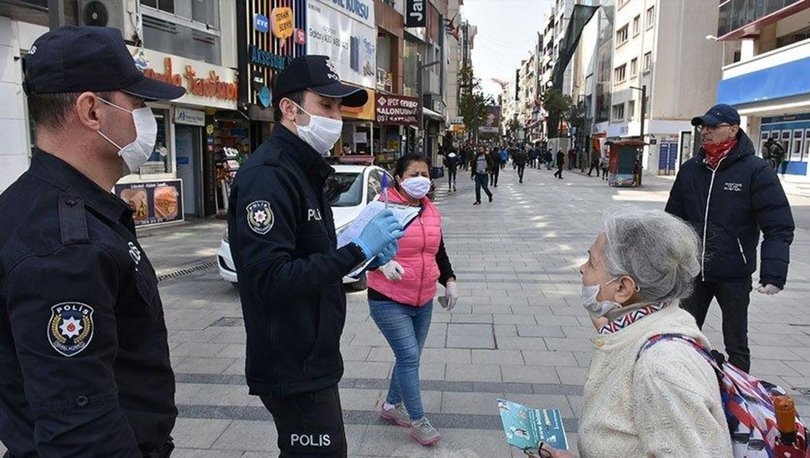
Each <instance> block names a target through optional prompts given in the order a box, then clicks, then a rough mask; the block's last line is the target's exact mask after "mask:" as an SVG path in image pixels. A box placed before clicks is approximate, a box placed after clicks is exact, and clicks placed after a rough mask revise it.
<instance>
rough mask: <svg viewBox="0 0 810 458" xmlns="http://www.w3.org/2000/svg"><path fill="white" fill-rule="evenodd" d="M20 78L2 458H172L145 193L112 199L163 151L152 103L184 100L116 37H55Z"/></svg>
mask: <svg viewBox="0 0 810 458" xmlns="http://www.w3.org/2000/svg"><path fill="white" fill-rule="evenodd" d="M22 68H23V74H24V82H23V88H24V90H25V92H26V96H27V102H28V112H29V113H30V116H31V120H32V121H33V123H34V125H35V127H36V146H35V147H34V149H33V153H32V156H31V166H30V167H29V169H28V170H27V171H26V172H25V173H23V175H22V176H21V177H20V178H19V179H17V181H16V182H14V183H13V184H12V185H11V186H9V187H8V189H6V190H5V191H4V192H3V193H2V195H0V220H2V221H3V230H2V231H0V373H2V377H0V386H1V387H2V388H0V441H2V442H3V444H4V445H5V446H6V447H7V448H8V451H7V453H6V455H5V456H8V457H36V456H41V457H46V456H116V457H141V456H150V457H168V456H169V455H170V454H171V452H172V449H173V448H174V445H173V443H172V438H171V436H170V433H171V432H172V429H173V428H174V424H175V419H176V418H177V408H176V407H175V403H174V392H175V380H174V373H173V371H172V368H171V363H170V361H169V345H168V342H167V332H166V323H165V319H164V314H163V304H162V303H161V301H160V295H159V292H158V287H157V277H156V276H155V270H154V268H153V267H152V264H151V263H150V261H149V258H148V257H147V256H146V253H144V251H143V249H142V248H141V246H140V244H139V243H138V238H137V236H136V232H135V223H134V220H133V209H131V208H130V206H131V205H134V206H135V209H134V210H135V212H139V211H140V210H139V209H140V208H141V205H144V206H145V205H146V201H145V200H146V195H145V194H144V195H143V196H140V195H139V194H137V193H129V192H127V193H122V196H121V197H118V196H116V195H114V194H111V193H110V190H111V189H113V187H114V186H115V183H116V182H117V181H118V180H119V179H120V178H121V177H122V176H124V175H128V174H130V173H137V172H138V170H139V169H140V167H141V165H143V164H144V162H146V160H147V159H149V156H150V155H151V154H152V151H153V149H154V146H155V136H156V133H157V123H156V121H155V115H154V114H153V113H152V110H151V109H150V108H149V107H147V106H146V104H145V102H146V101H155V100H172V99H176V98H178V97H180V96H182V95H183V94H184V93H185V90H184V89H182V88H180V87H177V86H174V85H170V84H166V83H162V82H159V81H156V80H153V79H149V78H146V77H145V76H143V74H142V73H141V72H140V71H138V69H137V68H136V67H135V63H134V61H133V60H132V55H131V54H130V52H129V50H127V47H126V44H125V43H124V40H123V39H122V37H121V31H120V30H118V29H114V28H106V27H74V26H65V27H60V28H58V29H55V30H51V31H49V32H47V33H45V34H44V35H42V36H40V37H39V38H37V39H36V41H34V44H33V46H31V51H30V52H29V53H28V54H27V55H25V56H24V57H23V58H22ZM175 197H176V196H175ZM122 198H123V199H124V200H122ZM176 203H177V202H175V204H176Z"/></svg>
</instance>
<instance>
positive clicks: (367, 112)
mask: <svg viewBox="0 0 810 458" xmlns="http://www.w3.org/2000/svg"><path fill="white" fill-rule="evenodd" d="M344 84H345V83H344ZM366 92H368V102H366V104H365V105H363V106H362V107H346V106H342V107H340V113H341V114H342V115H343V117H344V118H348V119H360V120H363V121H374V119H375V112H374V105H375V100H376V97H375V92H374V91H373V90H371V89H366Z"/></svg>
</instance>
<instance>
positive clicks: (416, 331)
mask: <svg viewBox="0 0 810 458" xmlns="http://www.w3.org/2000/svg"><path fill="white" fill-rule="evenodd" d="M429 170H430V164H429V163H428V160H427V158H425V157H423V156H419V155H415V154H408V155H405V156H403V157H402V158H400V159H399V160H398V161H397V165H396V170H395V172H394V173H395V175H396V177H395V180H396V183H395V187H394V188H393V189H390V188H389V189H387V190H386V192H387V197H388V202H389V204H390V205H408V206H413V207H419V208H420V210H419V216H418V217H417V218H416V219H414V220H413V222H412V223H410V224H409V225H408V226H407V228H406V229H405V235H404V236H403V237H402V238H401V239H400V240H399V249H398V250H397V254H396V256H395V257H394V259H393V260H392V261H391V262H389V263H388V264H386V265H384V266H382V267H381V268H379V269H377V270H374V271H371V272H369V273H368V304H369V309H370V312H371V318H372V319H373V320H374V322H375V323H376V324H377V327H378V328H379V329H380V331H381V332H382V333H383V335H384V336H385V338H386V340H388V344H389V345H390V346H391V350H393V352H394V357H395V359H396V361H395V363H394V370H393V372H392V374H391V383H390V387H389V389H388V396H387V398H386V401H385V403H384V404H383V406H382V409H381V410H380V416H381V417H382V418H383V419H385V420H388V421H390V422H393V423H396V424H399V425H401V426H406V427H408V428H409V433H410V435H411V437H413V438H414V439H415V440H416V441H418V442H419V443H420V444H422V445H433V444H435V443H436V442H438V441H439V439H441V435H440V434H439V432H438V431H437V430H436V428H434V427H433V426H432V425H431V424H430V421H428V419H427V417H425V411H424V409H423V407H422V394H421V392H420V390H419V359H420V357H421V355H422V348H423V347H424V345H425V339H426V338H427V334H428V329H429V328H430V319H431V314H432V312H433V297H434V296H435V295H436V288H437V287H436V283H437V282H439V283H441V284H442V285H444V286H445V295H444V297H441V298H440V300H439V303H440V304H441V305H442V307H444V308H446V309H447V310H448V311H449V310H452V308H453V307H454V306H455V305H456V301H458V293H457V291H456V277H455V274H454V273H453V268H452V266H451V265H450V260H449V259H448V257H447V252H446V251H445V249H444V241H443V239H442V228H441V224H442V219H441V215H439V209H438V208H436V206H435V205H433V202H431V201H430V199H428V198H427V197H425V196H426V195H427V192H428V190H429V189H430V178H428V177H429Z"/></svg>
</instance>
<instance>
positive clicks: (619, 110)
mask: <svg viewBox="0 0 810 458" xmlns="http://www.w3.org/2000/svg"><path fill="white" fill-rule="evenodd" d="M612 119H613V120H614V121H624V104H623V103H619V104H617V105H613V116H612Z"/></svg>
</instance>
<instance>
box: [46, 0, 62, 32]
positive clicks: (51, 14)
mask: <svg viewBox="0 0 810 458" xmlns="http://www.w3.org/2000/svg"><path fill="white" fill-rule="evenodd" d="M65 3H66V2H63V1H61V0H48V26H49V27H50V29H51V30H55V29H58V28H59V27H61V26H63V25H65Z"/></svg>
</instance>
